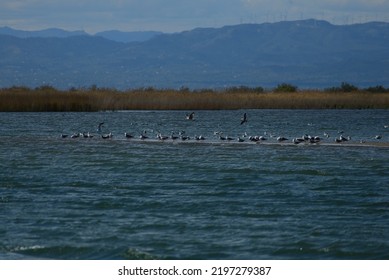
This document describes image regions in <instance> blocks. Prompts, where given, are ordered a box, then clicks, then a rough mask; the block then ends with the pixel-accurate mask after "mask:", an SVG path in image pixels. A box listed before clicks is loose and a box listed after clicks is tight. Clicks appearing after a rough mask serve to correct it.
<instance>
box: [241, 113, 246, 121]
mask: <svg viewBox="0 0 389 280" xmlns="http://www.w3.org/2000/svg"><path fill="white" fill-rule="evenodd" d="M245 122H247V114H246V113H244V114H243V117H242V118H241V119H240V124H244V123H245Z"/></svg>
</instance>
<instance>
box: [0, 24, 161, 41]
mask: <svg viewBox="0 0 389 280" xmlns="http://www.w3.org/2000/svg"><path fill="white" fill-rule="evenodd" d="M161 34H163V33H162V32H158V31H135V32H123V31H118V30H110V31H103V32H98V33H96V34H94V35H93V34H88V33H86V32H85V31H66V30H63V29H59V28H49V29H44V30H37V31H24V30H17V29H13V28H10V27H7V26H5V27H0V35H9V36H14V37H18V38H66V37H71V36H99V37H103V38H106V39H108V40H112V41H116V42H122V43H129V42H143V41H147V40H149V39H151V38H153V37H155V36H157V35H161Z"/></svg>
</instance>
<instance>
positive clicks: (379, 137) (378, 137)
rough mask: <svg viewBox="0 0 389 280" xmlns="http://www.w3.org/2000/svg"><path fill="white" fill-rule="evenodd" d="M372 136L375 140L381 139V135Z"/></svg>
mask: <svg viewBox="0 0 389 280" xmlns="http://www.w3.org/2000/svg"><path fill="white" fill-rule="evenodd" d="M374 138H375V139H377V140H380V139H382V136H381V135H376V136H375V137H374Z"/></svg>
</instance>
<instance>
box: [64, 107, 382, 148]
mask: <svg viewBox="0 0 389 280" xmlns="http://www.w3.org/2000/svg"><path fill="white" fill-rule="evenodd" d="M194 116H195V113H194V112H192V113H189V114H186V119H187V120H190V121H191V120H194ZM247 122H248V117H247V114H246V113H244V114H243V116H242V118H241V120H240V125H243V124H245V123H247ZM103 126H104V122H101V123H99V124H98V127H97V129H96V132H97V133H98V135H99V136H98V137H101V138H102V139H111V138H113V134H112V133H111V132H110V133H102V129H103ZM384 128H389V126H387V125H385V126H384ZM152 132H154V131H153V130H152ZM338 134H339V136H337V137H336V138H335V139H334V142H335V143H343V142H347V141H350V140H351V137H350V136H347V137H345V136H343V131H339V132H338ZM213 135H214V138H216V139H218V140H221V141H237V142H245V141H250V142H258V143H262V142H264V141H267V140H268V139H269V138H273V139H276V141H277V142H280V143H282V142H285V141H288V140H289V139H288V138H286V137H283V136H278V137H277V136H275V135H272V134H268V133H266V132H265V133H264V135H261V136H259V135H255V136H250V135H248V134H247V133H246V132H245V133H243V134H242V135H240V136H238V137H235V138H234V137H230V136H225V135H224V133H223V132H221V131H215V132H214V133H213ZM61 137H62V138H68V137H70V138H73V139H74V138H93V137H94V135H93V134H91V133H90V132H87V133H83V132H82V133H74V134H72V135H70V136H69V135H68V134H61ZM124 137H125V138H126V139H132V138H136V136H135V134H132V133H129V132H125V133H124ZM138 137H139V138H138V139H140V140H146V139H153V138H152V136H149V134H148V131H147V130H144V131H143V132H141V133H139V136H138ZM323 138H327V139H328V138H330V135H329V134H328V133H326V132H324V134H323ZM154 139H156V140H161V141H165V140H173V141H174V140H181V141H186V140H196V141H203V140H206V138H205V137H204V136H202V135H199V136H198V135H195V136H194V137H190V136H188V135H186V134H185V131H179V132H174V131H172V132H171V134H170V135H163V134H162V133H161V132H159V131H157V134H156V137H155V138H154ZM373 139H375V140H380V139H382V135H376V136H374V137H373ZM321 141H322V137H320V136H317V135H316V136H311V135H308V134H304V135H303V136H301V137H296V138H293V139H291V143H293V144H296V145H298V144H301V143H305V144H317V143H320V142H321ZM360 143H365V141H364V140H361V141H360Z"/></svg>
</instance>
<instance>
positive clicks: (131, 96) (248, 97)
mask: <svg viewBox="0 0 389 280" xmlns="http://www.w3.org/2000/svg"><path fill="white" fill-rule="evenodd" d="M368 108H369V109H389V93H369V92H363V91H356V92H347V93H346V92H325V91H299V92H264V93H258V92H250V91H247V90H245V91H243V92H240V91H239V90H237V91H220V92H219V91H213V90H202V91H200V92H192V91H182V90H143V89H139V90H128V91H117V90H113V89H97V88H91V89H73V90H69V91H60V90H56V89H54V88H51V87H43V88H37V89H29V88H23V87H21V88H20V87H19V88H16V87H14V88H8V89H0V111H5V112H7V111H8V112H9V111H36V112H39V111H101V110H222V109H368Z"/></svg>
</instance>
